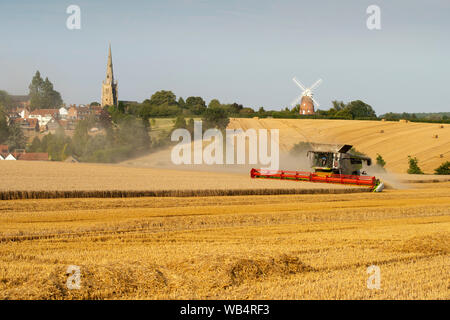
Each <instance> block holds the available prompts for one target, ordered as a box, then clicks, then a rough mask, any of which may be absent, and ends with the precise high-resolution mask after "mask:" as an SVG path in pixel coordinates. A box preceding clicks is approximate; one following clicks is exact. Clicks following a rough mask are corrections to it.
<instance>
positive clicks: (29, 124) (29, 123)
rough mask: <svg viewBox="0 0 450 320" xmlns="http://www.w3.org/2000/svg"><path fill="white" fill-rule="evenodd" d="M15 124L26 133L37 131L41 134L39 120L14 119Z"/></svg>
mask: <svg viewBox="0 0 450 320" xmlns="http://www.w3.org/2000/svg"><path fill="white" fill-rule="evenodd" d="M14 122H15V123H16V124H18V125H19V127H20V129H22V130H24V131H36V132H39V128H40V127H39V121H38V119H33V118H28V119H24V118H17V119H14Z"/></svg>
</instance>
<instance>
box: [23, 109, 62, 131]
mask: <svg viewBox="0 0 450 320" xmlns="http://www.w3.org/2000/svg"><path fill="white" fill-rule="evenodd" d="M57 116H58V109H36V110H33V111H32V112H31V113H30V115H29V118H32V119H38V121H39V126H41V127H45V126H46V125H47V123H48V122H49V121H50V120H51V119H52V118H55V119H56V118H57Z"/></svg>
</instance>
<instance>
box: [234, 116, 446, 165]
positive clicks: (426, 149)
mask: <svg viewBox="0 0 450 320" xmlns="http://www.w3.org/2000/svg"><path fill="white" fill-rule="evenodd" d="M441 126H443V128H441ZM229 128H233V129H237V128H242V129H244V130H247V129H249V128H254V129H258V128H266V129H280V148H281V149H283V150H289V149H290V148H292V146H293V145H294V144H295V143H298V142H300V141H310V142H320V143H345V144H352V145H354V146H355V148H356V149H357V150H358V151H361V152H364V153H366V154H367V155H368V156H370V157H372V158H373V159H375V158H376V156H377V153H379V154H381V155H382V156H383V158H384V159H385V160H386V162H387V165H386V168H387V169H388V170H390V171H392V172H395V173H405V172H406V170H407V168H408V155H411V156H413V157H417V158H418V159H419V166H420V167H421V168H422V169H423V170H424V171H425V172H426V173H434V169H435V168H437V167H438V166H439V165H441V164H442V163H443V162H444V161H450V125H449V124H443V125H441V124H434V123H412V122H409V123H401V122H390V121H385V122H384V121H356V120H299V119H259V120H258V119H231V122H230V124H229ZM436 135H437V136H438V138H435V136H436ZM441 155H442V158H441Z"/></svg>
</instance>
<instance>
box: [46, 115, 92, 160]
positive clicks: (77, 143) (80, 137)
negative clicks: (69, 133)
mask: <svg viewBox="0 0 450 320" xmlns="http://www.w3.org/2000/svg"><path fill="white" fill-rule="evenodd" d="M88 132H89V126H88V121H87V120H81V121H78V123H77V125H76V127H75V132H74V134H73V138H72V142H73V152H74V154H75V155H76V156H78V157H81V156H82V155H83V154H84V151H85V147H86V144H87V142H88V140H89V133H88ZM42 142H44V141H42Z"/></svg>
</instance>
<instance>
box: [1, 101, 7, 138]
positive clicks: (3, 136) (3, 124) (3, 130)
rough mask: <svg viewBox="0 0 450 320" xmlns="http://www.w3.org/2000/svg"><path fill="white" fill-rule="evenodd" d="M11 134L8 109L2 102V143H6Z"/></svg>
mask: <svg viewBox="0 0 450 320" xmlns="http://www.w3.org/2000/svg"><path fill="white" fill-rule="evenodd" d="M8 136H9V129H8V121H7V120H6V111H5V109H4V108H3V105H2V103H0V143H4V142H5V141H6V140H7V139H8Z"/></svg>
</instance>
